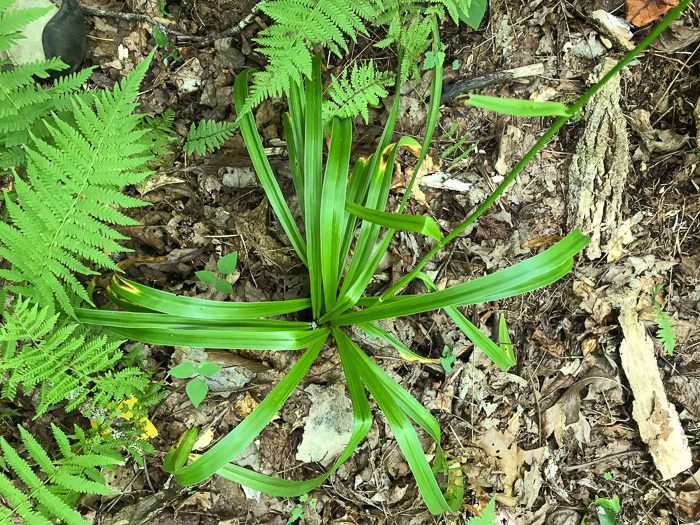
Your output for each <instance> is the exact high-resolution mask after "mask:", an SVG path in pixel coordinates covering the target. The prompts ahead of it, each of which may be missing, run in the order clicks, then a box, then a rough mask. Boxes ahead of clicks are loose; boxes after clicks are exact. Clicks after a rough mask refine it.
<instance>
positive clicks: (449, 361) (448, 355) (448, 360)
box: [440, 345, 457, 372]
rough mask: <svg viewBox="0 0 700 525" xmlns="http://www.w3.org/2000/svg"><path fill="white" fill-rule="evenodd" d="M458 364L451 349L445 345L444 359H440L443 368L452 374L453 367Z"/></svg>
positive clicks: (443, 350)
mask: <svg viewBox="0 0 700 525" xmlns="http://www.w3.org/2000/svg"><path fill="white" fill-rule="evenodd" d="M456 362H457V358H456V357H455V356H453V355H452V352H451V351H450V349H449V348H448V347H447V345H445V348H443V349H442V357H441V358H440V364H441V365H442V368H444V369H445V372H452V365H454V364H455V363H456Z"/></svg>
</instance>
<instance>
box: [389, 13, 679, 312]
mask: <svg viewBox="0 0 700 525" xmlns="http://www.w3.org/2000/svg"><path fill="white" fill-rule="evenodd" d="M690 1H691V0H682V1H681V2H679V4H678V6H676V7H675V8H673V9H672V10H671V11H670V12H669V13H668V15H667V16H666V18H664V19H663V20H662V21H661V22H660V23H659V25H658V26H656V28H655V29H654V30H653V31H652V32H651V33H649V35H648V36H647V37H646V38H645V39H644V40H642V42H641V43H640V44H639V45H638V46H637V47H635V48H634V49H633V50H632V51H630V52H629V53H628V54H627V55H625V57H624V58H623V59H622V60H620V62H618V63H617V65H615V67H613V68H612V69H611V70H610V71H608V73H607V74H606V75H605V76H604V77H603V78H602V79H601V80H599V81H598V82H597V83H596V84H595V85H593V86H592V87H591V88H590V89H589V90H588V91H586V93H584V94H583V95H581V97H579V99H578V100H577V101H576V102H575V103H574V104H573V105H572V106H571V108H569V109H570V112H569V116H566V117H559V118H558V119H557V121H556V122H555V123H554V124H552V126H551V127H550V128H549V129H548V130H547V131H546V133H545V134H544V135H542V137H541V138H540V140H538V141H537V143H536V144H535V145H534V146H533V147H532V148H531V149H530V151H528V152H527V154H526V155H525V156H524V157H523V158H522V159H521V160H520V162H518V164H516V165H515V167H514V168H513V169H512V170H511V172H510V173H509V174H508V176H507V177H506V178H505V179H504V180H503V182H502V183H501V184H500V185H499V186H498V188H496V190H495V191H494V192H493V193H492V194H491V195H489V197H488V198H487V199H486V200H485V201H484V202H483V203H482V204H481V205H480V206H479V207H478V208H477V209H476V211H475V212H474V213H472V214H471V215H470V216H469V217H467V218H466V219H465V220H464V221H463V222H462V223H461V224H460V225H459V226H457V228H455V229H454V230H452V232H450V233H449V234H448V235H446V236H445V237H444V238H443V239H442V240H441V241H440V242H438V243H437V244H436V245H435V247H434V248H433V249H432V250H430V251H429V252H428V253H427V254H425V256H424V257H423V259H421V261H420V262H419V263H418V265H417V266H416V267H415V268H414V269H413V270H412V271H411V272H409V273H408V274H406V275H405V276H404V277H403V278H401V279H400V280H399V281H398V282H397V283H396V284H395V285H394V286H392V287H391V288H389V289H388V290H387V291H386V292H384V293H383V294H382V295H381V297H380V298H379V301H380V302H381V301H384V300H386V299H388V298H389V297H391V296H392V295H395V294H396V293H397V292H398V291H399V290H401V289H402V288H403V287H404V286H406V285H407V284H408V283H410V282H411V281H412V280H413V279H415V277H416V275H418V272H420V271H421V270H422V269H423V267H424V266H425V265H426V264H427V263H428V261H430V259H432V258H433V256H434V255H435V254H436V253H438V252H439V251H440V250H441V249H442V248H444V247H445V246H446V245H447V244H448V243H449V242H450V241H452V240H453V239H454V238H455V237H457V236H458V235H459V234H460V233H462V232H463V231H464V229H465V228H467V226H469V225H470V224H471V223H473V222H474V221H475V220H476V219H478V218H479V216H481V214H482V213H484V211H486V209H487V208H488V207H489V206H491V204H493V203H494V201H495V200H496V199H498V197H500V196H501V194H502V193H503V192H504V191H505V189H506V188H507V187H508V186H510V184H511V183H512V182H513V181H514V180H515V177H517V176H518V174H519V173H520V172H521V171H522V170H523V168H524V167H525V166H527V164H528V163H529V162H530V160H532V158H533V157H534V156H535V155H536V154H537V152H539V150H540V149H542V147H543V146H544V145H545V144H546V143H547V142H549V139H551V138H552V137H553V136H554V135H555V134H556V133H557V131H559V130H560V129H561V127H562V126H563V125H564V124H566V122H567V121H568V120H569V119H570V118H571V116H573V115H574V114H575V113H576V112H577V111H578V110H579V109H581V108H582V107H583V106H584V105H585V104H586V102H588V101H589V100H590V98H591V97H592V96H593V95H595V94H596V93H597V92H598V90H600V88H601V87H603V86H604V85H605V84H606V83H607V82H608V81H609V80H610V79H612V78H613V77H614V76H615V75H617V74H618V73H619V72H620V71H622V69H623V68H624V67H625V66H626V65H627V64H629V63H630V62H631V61H632V60H634V58H635V57H636V56H637V55H638V54H639V53H641V52H642V51H643V50H644V49H645V48H646V47H647V46H648V45H649V44H651V43H652V42H653V41H654V40H655V39H656V37H658V36H659V35H660V34H661V33H662V32H663V31H664V30H665V29H666V28H667V27H668V26H669V25H670V24H671V22H673V21H674V20H675V19H676V18H677V17H678V15H680V14H681V13H682V12H683V10H684V9H685V8H686V7H688V4H690Z"/></svg>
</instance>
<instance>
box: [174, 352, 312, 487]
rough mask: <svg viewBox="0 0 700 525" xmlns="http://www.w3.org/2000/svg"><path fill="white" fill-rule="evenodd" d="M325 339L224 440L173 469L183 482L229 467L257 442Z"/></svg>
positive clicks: (194, 481)
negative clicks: (185, 463)
mask: <svg viewBox="0 0 700 525" xmlns="http://www.w3.org/2000/svg"><path fill="white" fill-rule="evenodd" d="M324 342H325V338H324V339H322V340H319V341H317V342H316V343H315V344H313V345H312V346H311V347H310V348H309V349H308V350H307V351H306V352H305V353H304V355H303V356H301V358H300V359H299V361H297V363H296V364H295V365H294V366H293V367H292V369H291V370H290V371H289V372H288V373H287V375H285V376H284V377H283V378H282V380H281V381H280V382H279V384H278V385H277V386H276V387H275V388H274V389H272V392H270V393H269V394H268V395H267V397H266V398H265V399H263V401H262V403H260V404H259V405H258V406H257V407H255V409H254V410H253V412H251V413H250V415H249V416H248V417H246V418H245V419H244V420H243V421H242V422H241V423H240V424H239V425H238V426H237V427H236V428H234V429H233V430H232V431H231V432H229V433H228V435H226V437H224V438H223V439H222V440H221V441H219V442H218V443H217V444H216V445H214V446H213V447H212V448H211V449H209V450H208V451H207V452H206V453H205V454H203V455H202V456H201V457H199V458H198V459H197V460H195V461H194V462H192V463H191V464H190V465H187V466H186V467H184V468H182V469H179V470H175V471H173V472H171V474H173V475H174V476H175V479H176V480H177V482H178V483H179V484H180V485H183V486H187V485H193V484H194V483H199V482H200V481H202V480H205V479H207V478H208V477H210V476H211V475H212V474H214V473H216V472H217V471H218V470H219V469H221V468H223V467H225V466H226V465H227V464H228V463H229V462H230V461H231V460H233V459H234V458H235V457H236V456H238V454H240V453H241V452H242V451H243V449H244V448H246V447H247V446H248V445H249V444H250V442H251V441H253V440H254V439H255V438H256V437H257V435H258V434H260V432H261V431H262V429H263V428H265V426H266V425H267V424H268V423H269V422H270V420H271V419H272V418H273V417H274V415H275V414H276V413H277V411H278V410H279V409H280V408H281V407H282V404H283V403H284V402H285V401H286V400H287V398H288V397H289V394H291V393H292V390H294V388H295V387H296V386H297V385H298V384H299V381H301V379H302V378H303V377H304V374H306V372H307V371H308V370H309V367H310V366H311V364H312V363H313V362H314V360H315V359H316V357H317V356H318V353H319V352H320V351H321V348H323V344H324Z"/></svg>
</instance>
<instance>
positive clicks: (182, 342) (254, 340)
mask: <svg viewBox="0 0 700 525" xmlns="http://www.w3.org/2000/svg"><path fill="white" fill-rule="evenodd" d="M110 330H111V331H112V332H114V333H115V334H117V335H120V336H122V337H128V338H129V339H134V340H136V341H142V342H144V343H150V344H156V345H169V346H175V345H177V346H192V347H198V348H223V349H229V350H230V349H239V350H245V349H248V350H301V349H302V348H306V347H307V346H309V345H310V344H313V343H315V342H318V341H319V340H325V339H326V337H327V336H328V332H329V330H328V329H327V328H322V329H318V330H310V331H309V330H305V331H301V330H279V331H274V332H272V331H262V330H256V329H253V328H251V329H248V330H245V329H238V330H223V329H222V330H178V329H174V328H171V329H170V330H168V331H164V330H163V329H162V328H111V329H110Z"/></svg>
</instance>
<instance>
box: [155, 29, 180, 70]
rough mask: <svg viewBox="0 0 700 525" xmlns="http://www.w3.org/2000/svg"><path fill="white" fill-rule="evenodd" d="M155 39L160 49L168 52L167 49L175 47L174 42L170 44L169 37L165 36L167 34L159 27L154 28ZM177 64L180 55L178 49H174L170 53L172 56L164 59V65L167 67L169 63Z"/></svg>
mask: <svg viewBox="0 0 700 525" xmlns="http://www.w3.org/2000/svg"><path fill="white" fill-rule="evenodd" d="M153 38H155V40H156V46H157V47H158V48H159V49H165V50H166V51H167V48H168V47H170V46H173V45H174V44H173V42H170V41H169V40H168V37H167V36H165V33H163V31H162V30H161V29H160V27H158V26H157V25H154V26H153ZM171 60H172V61H173V62H175V61H176V60H180V53H178V51H177V49H175V47H173V49H172V51H170V54H169V55H168V56H167V57H164V58H163V64H165V66H166V67H167V65H168V62H170V61H171Z"/></svg>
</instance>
